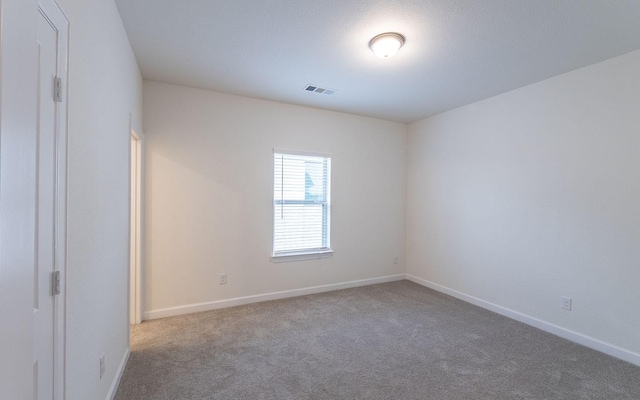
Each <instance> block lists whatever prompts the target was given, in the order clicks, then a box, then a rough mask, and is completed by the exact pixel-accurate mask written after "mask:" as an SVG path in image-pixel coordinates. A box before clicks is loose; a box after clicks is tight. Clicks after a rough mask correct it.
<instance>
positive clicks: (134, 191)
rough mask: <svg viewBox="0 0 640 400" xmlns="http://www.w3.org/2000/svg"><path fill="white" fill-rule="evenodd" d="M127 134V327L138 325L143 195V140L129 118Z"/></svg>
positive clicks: (139, 314)
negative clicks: (128, 227) (128, 132)
mask: <svg viewBox="0 0 640 400" xmlns="http://www.w3.org/2000/svg"><path fill="white" fill-rule="evenodd" d="M129 131H130V132H131V140H130V142H129V143H130V147H129V154H130V158H129V160H130V161H129V177H130V178H129V179H130V185H129V188H130V189H129V190H130V192H129V202H130V211H129V212H130V214H129V221H130V224H131V225H130V231H129V232H130V233H129V245H130V248H129V254H130V257H129V267H130V271H129V323H130V325H135V324H139V323H141V322H142V260H143V253H142V236H143V235H142V220H143V219H142V204H143V203H142V194H143V175H142V161H143V154H144V152H143V144H144V142H143V141H144V136H143V135H142V134H141V133H138V132H137V131H136V130H135V129H134V127H133V120H132V117H131V115H129Z"/></svg>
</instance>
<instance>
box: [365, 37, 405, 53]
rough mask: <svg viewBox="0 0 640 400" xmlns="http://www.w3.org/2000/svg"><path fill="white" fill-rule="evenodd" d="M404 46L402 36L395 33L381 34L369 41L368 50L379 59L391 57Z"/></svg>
mask: <svg viewBox="0 0 640 400" xmlns="http://www.w3.org/2000/svg"><path fill="white" fill-rule="evenodd" d="M402 45H404V36H402V35H401V34H399V33H395V32H387V33H381V34H379V35H378V36H376V37H374V38H373V39H371V41H370V42H369V48H370V49H371V51H373V53H374V54H375V55H376V56H378V57H380V58H389V57H393V55H394V54H396V53H397V52H398V50H400V47H402Z"/></svg>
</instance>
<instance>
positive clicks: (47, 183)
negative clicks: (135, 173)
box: [33, 0, 66, 400]
mask: <svg viewBox="0 0 640 400" xmlns="http://www.w3.org/2000/svg"><path fill="white" fill-rule="evenodd" d="M65 21H66V19H65V18H64V16H63V15H62V13H61V11H60V10H59V9H58V8H57V6H56V5H55V3H54V2H53V1H50V0H49V1H47V0H45V1H41V3H40V7H39V13H38V43H37V45H38V54H39V82H38V102H39V103H38V131H37V135H38V136H37V177H36V178H37V179H36V200H37V205H36V241H35V243H36V244H35V271H34V299H33V313H34V359H33V376H34V379H33V383H34V399H37V400H53V399H56V398H60V397H61V393H62V388H61V387H60V386H61V384H62V380H61V372H62V371H61V370H60V367H61V366H62V364H61V362H60V357H62V349H61V346H60V343H62V341H61V338H60V334H61V333H62V332H63V329H61V325H60V323H61V313H62V312H63V309H62V304H61V301H60V300H61V298H60V297H59V296H58V292H59V291H61V290H63V288H62V277H63V272H64V271H63V270H62V269H63V267H64V246H63V245H64V236H63V235H64V225H65V218H64V217H65V213H64V211H63V210H64V207H65V206H66V205H65V204H64V199H65V193H64V192H65V190H66V189H65V185H64V183H65V173H66V171H65V170H66V167H65V165H66V163H65V162H64V157H65V156H66V154H64V151H61V149H62V148H63V147H62V146H63V145H64V143H65V141H66V126H65V121H64V120H65V116H64V114H63V112H64V111H65V107H64V106H63V105H64V103H63V100H66V99H63V96H62V94H63V90H62V89H61V87H60V86H61V85H62V84H64V81H63V80H62V79H61V78H59V77H61V76H62V75H64V77H65V78H66V73H63V72H64V71H63V70H64V66H65V65H66V63H65V62H64V59H63V55H66V52H65V51H62V49H65V48H66V24H64V22H65ZM60 25H64V26H63V28H64V29H65V30H64V31H63V32H61V30H60V28H61V26H60ZM61 153H62V154H61ZM61 242H62V243H61ZM54 272H56V273H58V274H60V275H59V277H60V284H56V275H54Z"/></svg>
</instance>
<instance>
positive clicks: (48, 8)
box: [34, 0, 69, 400]
mask: <svg viewBox="0 0 640 400" xmlns="http://www.w3.org/2000/svg"><path fill="white" fill-rule="evenodd" d="M38 12H39V13H40V14H41V15H42V16H43V17H44V18H45V19H47V20H48V21H49V22H50V23H51V24H52V26H54V27H55V29H56V30H57V32H58V41H57V44H58V48H57V55H58V59H57V70H58V77H60V78H62V82H63V87H62V101H60V102H56V103H55V106H56V122H55V124H56V127H55V130H56V137H55V140H56V145H55V148H56V171H55V176H56V178H55V179H56V185H55V209H54V227H55V229H54V242H55V246H54V263H55V265H54V268H55V270H56V271H59V272H60V282H61V284H60V294H59V295H57V296H56V297H55V298H54V311H53V319H54V324H55V326H54V330H53V357H54V358H53V359H54V367H53V398H54V399H55V400H63V399H64V396H65V383H66V377H65V375H66V359H65V354H66V349H65V344H66V310H67V174H68V170H67V136H68V130H67V129H68V128H67V126H68V107H67V104H68V99H69V90H68V87H69V85H68V82H69V70H68V64H69V62H68V60H69V19H68V18H67V16H66V15H65V13H64V11H62V9H61V8H60V6H59V5H58V3H57V2H56V0H38ZM38 101H39V100H38ZM34 334H37V332H34Z"/></svg>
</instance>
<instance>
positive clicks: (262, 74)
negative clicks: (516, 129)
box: [116, 0, 640, 122]
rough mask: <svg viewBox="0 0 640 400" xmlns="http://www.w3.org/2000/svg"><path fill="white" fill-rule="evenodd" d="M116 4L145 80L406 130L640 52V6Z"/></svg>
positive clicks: (540, 0) (146, 0)
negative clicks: (393, 45)
mask: <svg viewBox="0 0 640 400" xmlns="http://www.w3.org/2000/svg"><path fill="white" fill-rule="evenodd" d="M116 3H117V5H118V8H119V10H120V14H121V15H122V19H123V21H124V25H125V27H126V30H127V32H128V35H129V38H130V40H131V44H132V46H133V50H134V52H135V54H136V57H137V59H138V63H139V65H140V69H141V71H142V75H143V77H144V78H145V79H149V80H155V81H160V82H167V83H174V84H178V85H184V86H191V87H196V88H203V89H210V90H215V91H220V92H225V93H232V94H239V95H244V96H251V97H257V98H263V99H269V100H276V101H281V102H286V103H293V104H300V105H305V106H311V107H318V108H324V109H330V110H337V111H343V112H347V113H353V114H360V115H367V116H373V117H378V118H383V119H388V120H392V121H399V122H413V121H416V120H419V119H422V118H425V117H428V116H431V115H434V114H437V113H440V112H443V111H446V110H450V109H453V108H456V107H460V106H462V105H465V104H469V103H472V102H475V101H477V100H481V99H484V98H487V97H491V96H494V95H497V94H499V93H503V92H506V91H509V90H512V89H515V88H518V87H522V86H525V85H527V84H530V83H534V82H537V81H540V80H543V79H546V78H549V77H552V76H555V75H558V74H561V73H563V72H567V71H571V70H573V69H576V68H580V67H583V66H587V65H590V64H593V63H596V62H598V61H602V60H605V59H608V58H611V57H615V56H618V55H621V54H624V53H628V52H630V51H633V50H636V49H640V0H116ZM387 31H395V32H400V33H402V34H403V35H404V36H405V37H406V44H405V46H404V47H403V48H402V49H401V50H400V51H399V52H398V54H397V55H396V56H395V57H394V58H391V59H380V58H378V57H376V56H374V55H373V53H372V52H371V51H370V50H369V48H368V42H369V40H370V39H371V38H372V37H373V36H375V35H377V34H379V33H382V32H387ZM307 84H315V85H319V86H322V87H326V88H331V89H337V92H336V93H335V94H333V95H330V96H329V95H322V94H318V93H311V92H306V91H304V88H305V86H306V85H307Z"/></svg>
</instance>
